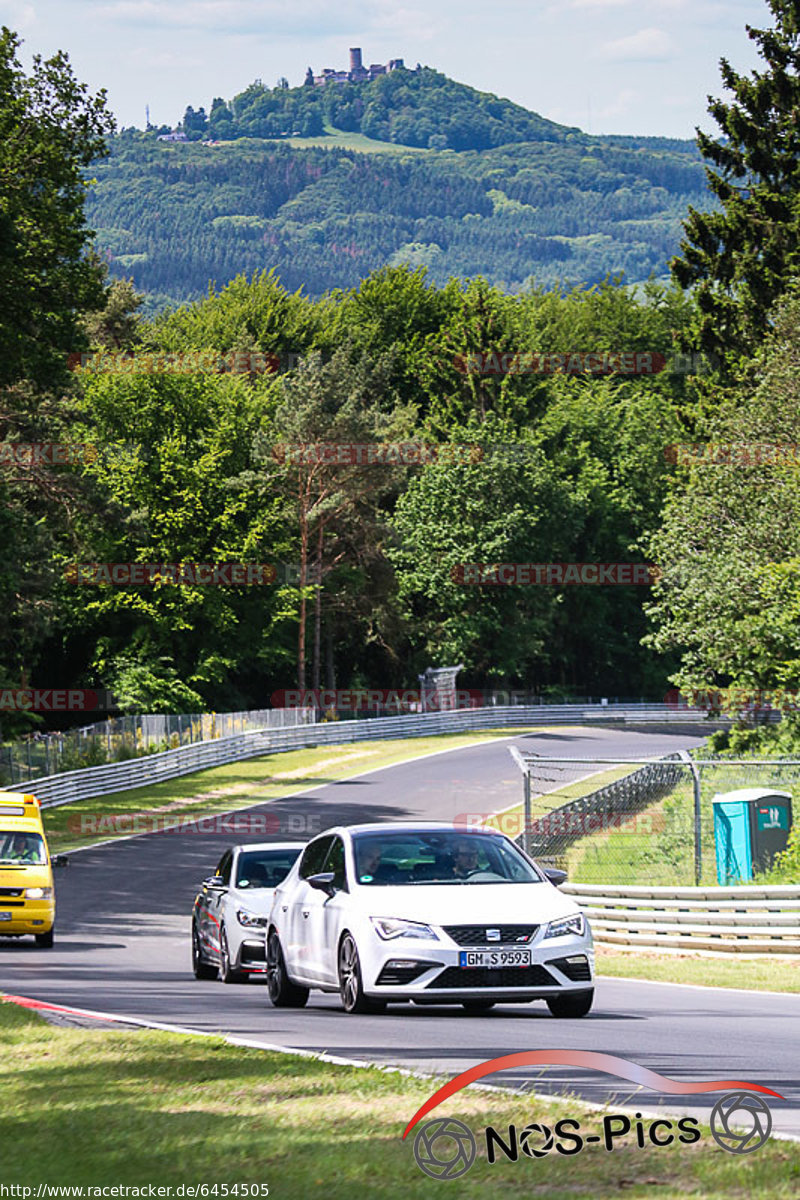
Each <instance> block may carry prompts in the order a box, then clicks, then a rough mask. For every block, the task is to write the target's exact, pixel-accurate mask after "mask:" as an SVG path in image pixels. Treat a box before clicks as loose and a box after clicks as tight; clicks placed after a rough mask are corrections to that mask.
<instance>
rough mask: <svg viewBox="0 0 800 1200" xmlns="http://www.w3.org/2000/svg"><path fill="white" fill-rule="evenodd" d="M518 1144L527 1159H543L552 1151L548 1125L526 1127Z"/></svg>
mask: <svg viewBox="0 0 800 1200" xmlns="http://www.w3.org/2000/svg"><path fill="white" fill-rule="evenodd" d="M519 1144H520V1146H521V1147H522V1151H523V1153H524V1154H527V1156H528V1158H544V1156H545V1155H546V1154H549V1153H550V1151H551V1150H552V1149H553V1131H552V1129H551V1128H550V1126H549V1125H526V1126H525V1128H524V1129H523V1131H522V1133H521V1134H520V1137H519Z"/></svg>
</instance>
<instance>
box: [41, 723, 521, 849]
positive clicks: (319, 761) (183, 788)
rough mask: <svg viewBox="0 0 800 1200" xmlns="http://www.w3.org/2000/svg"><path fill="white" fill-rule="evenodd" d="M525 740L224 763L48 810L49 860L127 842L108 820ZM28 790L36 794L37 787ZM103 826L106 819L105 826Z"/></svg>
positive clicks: (380, 744) (449, 738) (481, 737)
mask: <svg viewBox="0 0 800 1200" xmlns="http://www.w3.org/2000/svg"><path fill="white" fill-rule="evenodd" d="M529 732H530V727H526V728H524V729H514V728H510V729H504V730H495V729H493V730H483V731H475V732H473V733H452V734H450V733H445V734H437V735H435V736H432V737H417V738H404V739H398V740H392V741H375V742H348V743H347V744H345V745H339V746H335V745H326V746H318V747H315V748H306V749H302V750H287V751H282V752H280V753H276V754H266V755H263V756H262V757H260V758H249V759H245V760H244V761H242V762H237V763H228V764H227V765H226V766H223V767H212V768H210V769H209V770H206V771H195V772H194V773H193V774H191V775H182V776H180V777H179V778H177V779H170V780H167V781H166V782H165V783H159V784H156V785H154V786H153V787H144V788H133V789H132V790H130V791H126V792H113V793H112V794H111V795H108V796H96V797H94V798H93V799H91V800H81V801H78V802H77V803H75V804H65V805H62V806H61V807H60V808H50V809H45V810H44V824H45V831H46V834H47V841H48V844H49V846H50V850H51V851H52V852H53V853H59V852H63V851H67V850H74V849H76V848H77V847H79V846H89V845H92V844H93V843H95V842H99V841H106V840H108V839H109V838H111V837H114V836H125V829H122V830H121V831H120V832H119V833H118V834H115V833H114V831H113V829H112V828H111V827H110V821H109V820H108V818H111V817H112V816H115V815H122V816H125V817H128V818H132V817H135V816H136V815H140V814H141V815H144V814H150V815H151V816H152V815H154V814H159V815H161V816H163V817H164V818H166V819H169V818H174V819H176V820H181V819H185V820H193V819H194V818H196V817H208V816H216V815H218V814H220V813H228V812H235V811H237V809H241V808H246V807H248V806H251V805H253V804H263V803H266V802H267V801H269V800H277V799H280V798H281V797H283V796H289V795H292V794H293V793H295V792H299V791H303V789H305V788H308V787H314V786H316V785H318V784H321V783H332V782H335V781H337V780H341V779H347V778H349V777H350V776H352V775H358V774H360V773H361V772H364V771H371V770H374V769H375V768H376V767H386V766H391V765H392V764H394V763H402V762H406V761H407V760H408V759H411V758H416V757H418V756H419V755H421V754H430V753H433V752H435V751H437V750H448V749H456V748H458V747H460V746H471V745H474V744H475V743H476V742H480V741H486V740H487V739H491V738H495V737H496V738H498V739H499V738H503V737H509V736H510V735H513V734H522V733H529ZM509 761H510V760H509ZM514 769H516V768H514ZM31 786H32V787H33V789H34V794H35V783H34V784H32V785H31ZM520 787H521V785H520ZM103 818H106V821H105V822H103Z"/></svg>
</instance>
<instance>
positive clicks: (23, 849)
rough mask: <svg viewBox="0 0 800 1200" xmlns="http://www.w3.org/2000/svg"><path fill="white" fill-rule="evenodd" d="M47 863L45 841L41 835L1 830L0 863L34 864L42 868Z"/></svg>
mask: <svg viewBox="0 0 800 1200" xmlns="http://www.w3.org/2000/svg"><path fill="white" fill-rule="evenodd" d="M46 862H47V855H46V854H45V849H44V840H43V839H42V837H41V835H40V834H38V833H16V832H13V831H9V830H2V829H0V863H20V864H22V865H28V864H31V863H32V864H35V865H36V866H39V867H42V866H44V865H45V863H46Z"/></svg>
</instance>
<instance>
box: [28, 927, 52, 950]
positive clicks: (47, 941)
mask: <svg viewBox="0 0 800 1200" xmlns="http://www.w3.org/2000/svg"><path fill="white" fill-rule="evenodd" d="M33 936H34V937H35V938H36V945H37V946H41V948H42V949H43V950H49V949H50V947H51V946H52V944H53V941H54V939H55V930H54V929H50V930H49V931H48V932H47V933H35V934H34V935H33Z"/></svg>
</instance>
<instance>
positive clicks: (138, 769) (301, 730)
mask: <svg viewBox="0 0 800 1200" xmlns="http://www.w3.org/2000/svg"><path fill="white" fill-rule="evenodd" d="M705 715H706V714H705V713H704V711H703V710H702V709H691V708H676V707H674V706H672V705H668V704H625V705H622V704H619V705H612V704H608V705H600V704H598V705H594V706H592V707H587V706H586V705H583V704H559V705H537V706H527V705H526V706H523V705H518V706H515V705H503V706H500V705H498V706H497V707H492V708H467V709H459V710H458V711H455V712H439V713H421V714H413V715H411V716H400V717H376V718H367V719H365V720H357V721H329V722H322V723H320V724H317V725H297V726H287V727H285V728H272V729H261V730H258V731H256V732H253V733H243V734H237V735H236V736H234V737H227V738H217V739H216V740H214V741H208V742H195V743H194V744H193V745H190V746H182V747H179V748H178V749H176V750H165V751H162V752H161V753H160V754H149V755H146V756H145V757H144V758H133V759H129V760H127V761H126V762H119V763H107V764H105V765H104V766H100V767H85V768H83V769H82V770H80V771H67V772H64V773H63V774H61V775H50V776H47V777H45V778H43V779H37V780H35V781H33V782H32V783H31V784H30V785H28V786H29V787H30V788H31V790H32V791H33V792H34V794H35V795H36V796H38V798H39V800H40V802H41V804H42V807H43V808H55V807H57V806H59V805H61V804H70V803H73V802H75V801H77V800H88V799H89V798H91V797H92V796H103V795H107V794H108V793H110V792H123V791H127V790H128V789H130V788H139V787H148V786H150V785H151V784H154V783H162V782H163V781H164V780H167V779H176V778H177V777H178V776H180V775H189V774H191V773H192V772H193V771H202V770H204V769H205V768H207V767H218V766H222V765H224V764H225V763H232V762H240V761H241V760H242V759H246V758H257V757H258V756H259V755H261V754H271V753H274V752H276V751H280V750H296V749H299V748H300V747H303V746H323V745H337V744H339V743H342V742H356V741H377V740H384V739H392V738H407V737H424V736H425V735H431V734H437V733H460V732H464V731H469V730H480V729H487V730H489V729H502V728H515V727H518V726H535V725H554V724H568V725H585V724H587V723H596V722H603V723H607V722H615V721H624V722H628V723H633V724H639V723H642V722H657V723H661V722H670V723H672V722H677V723H683V724H685V723H687V722H692V723H697V722H698V721H702V720H703V719H704V718H705ZM19 787H20V785H19V784H17V785H16V787H15V788H10V789H8V788H7V789H5V790H7V791H8V790H11V791H14V790H18V789H19Z"/></svg>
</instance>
